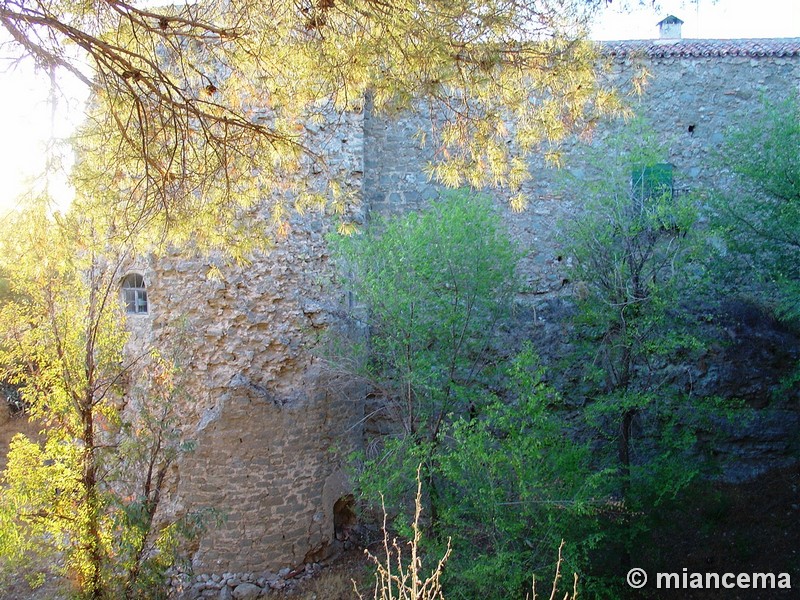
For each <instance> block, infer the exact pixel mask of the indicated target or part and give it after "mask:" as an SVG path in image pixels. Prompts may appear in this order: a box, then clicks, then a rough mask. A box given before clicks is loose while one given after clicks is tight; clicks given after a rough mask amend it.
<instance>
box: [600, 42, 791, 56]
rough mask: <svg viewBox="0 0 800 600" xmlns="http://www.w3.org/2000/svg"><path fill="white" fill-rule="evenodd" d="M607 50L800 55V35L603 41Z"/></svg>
mask: <svg viewBox="0 0 800 600" xmlns="http://www.w3.org/2000/svg"><path fill="white" fill-rule="evenodd" d="M601 47H602V49H603V54H605V55H607V56H611V57H620V58H625V57H628V56H646V57H649V58H683V57H687V58H688V57H705V56H723V57H724V56H750V57H760V56H772V57H784V56H800V38H765V39H743V40H692V39H685V40H629V41H622V42H601Z"/></svg>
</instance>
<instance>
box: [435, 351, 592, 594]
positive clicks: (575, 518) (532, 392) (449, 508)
mask: <svg viewBox="0 0 800 600" xmlns="http://www.w3.org/2000/svg"><path fill="white" fill-rule="evenodd" d="M509 377H510V389H509V390H507V392H506V395H507V396H510V397H511V398H513V400H510V401H509V400H506V401H501V400H500V399H499V398H489V399H488V401H487V402H486V403H485V405H484V406H482V409H481V411H480V416H479V417H476V418H473V419H470V418H468V417H461V418H459V419H458V420H456V421H455V422H453V423H452V425H451V426H450V427H449V428H448V430H447V432H446V443H445V444H444V445H443V448H442V449H441V451H440V452H439V454H438V455H437V457H436V462H437V464H436V472H437V476H438V477H440V478H441V481H442V484H441V485H440V488H441V490H442V492H441V499H440V502H441V506H442V510H441V517H440V518H441V524H440V527H441V531H442V532H446V533H447V535H448V537H450V538H452V541H451V544H452V548H453V556H452V557H451V559H450V568H449V569H448V570H447V571H446V572H445V574H444V578H443V581H444V584H445V587H446V588H447V589H448V590H449V596H448V597H450V598H464V599H467V598H476V597H483V598H512V597H520V598H521V597H523V590H525V589H526V588H527V587H529V586H530V580H531V576H532V575H533V574H535V575H536V576H537V578H545V577H546V576H548V575H549V573H547V571H548V570H550V569H551V564H550V560H551V555H552V548H553V546H554V545H556V544H558V543H559V541H560V539H561V538H562V537H565V536H570V537H571V538H572V539H571V541H572V542H573V543H572V544H571V545H570V552H569V554H568V557H567V563H568V564H569V565H570V566H571V567H572V568H573V569H575V568H576V567H577V564H576V562H575V559H576V557H577V550H578V548H577V546H578V545H583V546H584V547H585V546H586V545H587V544H588V543H590V541H591V540H590V539H589V536H587V537H586V538H584V539H578V536H580V535H581V534H584V535H586V534H588V533H589V530H588V529H587V528H585V525H586V524H585V523H581V521H582V520H583V519H584V517H585V516H586V515H587V513H588V512H589V510H590V505H591V504H592V499H593V498H594V496H595V494H596V493H597V490H598V480H597V479H596V476H593V475H591V474H590V473H589V471H588V465H589V448H588V447H587V446H585V445H583V444H580V443H577V442H576V440H575V439H573V437H572V435H571V432H570V430H569V429H568V425H567V423H566V422H565V420H564V419H563V418H562V417H560V416H558V412H557V411H558V409H559V408H560V406H559V405H560V398H559V397H558V394H557V393H556V392H555V390H553V389H552V388H551V387H550V386H548V385H547V384H546V383H545V382H544V379H543V377H544V370H543V369H542V368H541V367H539V366H538V360H537V358H536V357H535V355H534V354H533V352H532V351H531V350H530V349H526V350H525V351H523V352H522V353H521V354H520V355H519V356H518V357H517V358H516V359H515V360H514V361H513V363H512V366H511V369H510V373H509ZM573 536H574V537H573ZM497 573H503V576H502V577H497V576H496V574H497Z"/></svg>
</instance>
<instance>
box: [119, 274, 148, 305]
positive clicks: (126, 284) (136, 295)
mask: <svg viewBox="0 0 800 600" xmlns="http://www.w3.org/2000/svg"><path fill="white" fill-rule="evenodd" d="M122 301H123V302H124V303H125V312H126V313H128V314H130V315H143V314H146V313H147V289H146V288H145V285H144V277H142V276H141V275H139V274H138V273H131V274H130V275H126V276H125V279H123V280H122Z"/></svg>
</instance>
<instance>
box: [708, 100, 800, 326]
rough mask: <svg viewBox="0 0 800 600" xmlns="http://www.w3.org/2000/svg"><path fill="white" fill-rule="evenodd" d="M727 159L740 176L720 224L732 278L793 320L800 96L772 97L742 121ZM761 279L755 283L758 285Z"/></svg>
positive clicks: (799, 272)
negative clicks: (731, 267)
mask: <svg viewBox="0 0 800 600" xmlns="http://www.w3.org/2000/svg"><path fill="white" fill-rule="evenodd" d="M739 122H740V123H741V125H740V126H739V127H738V128H737V129H735V130H733V131H731V132H729V134H728V136H727V139H726V141H725V144H724V146H723V149H722V152H721V154H720V161H721V162H722V163H723V165H724V166H725V167H727V168H728V169H730V171H732V172H733V173H734V174H735V175H736V176H737V184H738V185H737V188H736V190H737V191H736V192H735V193H732V192H726V191H722V192H721V193H720V194H719V197H718V202H717V203H716V209H717V221H716V224H717V227H718V231H719V232H720V233H721V234H722V236H723V238H724V240H725V241H726V244H727V247H726V249H727V250H728V252H727V256H726V257H725V260H726V261H727V262H729V263H731V264H732V265H733V266H734V269H735V271H736V272H733V271H731V272H729V273H728V275H729V276H731V278H732V282H733V283H734V284H735V285H737V286H741V285H742V284H744V286H745V289H748V290H749V291H751V292H752V293H755V294H756V295H758V296H759V297H760V298H761V300H762V301H763V302H765V303H766V304H768V305H771V306H772V307H773V308H775V309H776V310H777V311H778V312H779V314H781V315H782V316H784V317H786V318H791V319H797V318H800V301H798V298H800V99H799V98H798V95H797V94H795V95H794V96H792V97H790V98H787V99H785V100H783V101H779V102H772V101H765V102H764V105H763V110H762V112H761V113H759V114H756V115H753V114H748V115H746V116H745V117H743V118H742V119H739ZM753 283H755V284H756V285H755V286H753V285H752V284H753Z"/></svg>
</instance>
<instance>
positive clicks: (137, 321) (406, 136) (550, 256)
mask: <svg viewBox="0 0 800 600" xmlns="http://www.w3.org/2000/svg"><path fill="white" fill-rule="evenodd" d="M681 44H686V48H687V50H686V52H684V53H681V52H673V53H671V54H670V53H665V52H662V51H659V52H660V53H659V52H653V51H649V50H643V54H641V55H636V54H635V53H621V54H618V56H620V58H619V59H618V60H617V63H616V72H617V75H618V76H619V77H620V78H622V79H624V77H625V76H626V75H630V74H631V73H632V72H633V70H634V68H635V67H636V64H637V63H638V62H643V63H644V64H645V65H646V66H647V68H648V69H649V70H650V72H651V74H652V79H651V83H650V87H649V88H648V89H647V91H646V93H645V94H644V95H643V96H642V97H641V98H638V99H635V100H634V103H635V104H636V105H637V109H638V110H640V111H641V112H643V113H644V114H645V115H646V116H647V118H648V119H649V120H650V121H651V122H652V123H653V125H654V126H655V128H656V129H657V130H658V131H659V132H660V133H661V134H662V135H663V136H664V137H665V139H667V140H668V144H669V149H670V160H671V161H672V163H673V164H674V165H675V170H676V173H681V174H683V179H681V180H678V181H676V182H675V184H676V186H678V187H682V188H691V189H700V188H701V187H703V186H708V185H710V184H712V183H713V184H718V183H720V180H721V179H722V183H723V184H725V183H726V181H727V180H726V179H725V177H726V175H725V174H724V173H723V174H721V173H719V172H718V171H717V170H716V168H715V167H714V162H713V160H712V156H713V152H714V150H715V149H716V148H717V147H718V145H719V143H720V141H721V140H722V139H723V136H724V133H725V131H726V130H727V129H728V127H730V126H731V125H733V124H734V123H733V122H732V121H731V119H732V118H733V116H734V115H737V114H739V113H740V112H741V111H744V110H748V109H749V110H756V109H757V108H758V107H759V106H760V98H761V96H762V94H765V93H768V94H770V95H771V96H772V97H784V96H786V95H788V93H789V91H790V90H793V89H796V88H797V86H798V82H800V59H799V55H800V41H795V42H794V45H792V44H790V45H789V46H790V48H789V49H788V50H786V49H785V48H784V49H783V50H781V51H780V52H778V50H775V49H773V50H770V51H769V52H766V53H763V55H762V56H756V55H749V54H747V53H743V54H731V53H728V54H727V55H719V53H717V54H716V55H715V54H714V53H713V52H711V53H704V51H701V50H702V49H700V50H698V49H697V48H695V47H694V46H692V44H691V43H690V42H677V43H676V44H674V46H672V47H673V48H682V47H684V46H681ZM622 79H621V80H622ZM424 125H425V123H424V121H422V120H421V119H418V118H416V117H409V116H407V117H403V118H399V119H397V118H396V119H391V118H384V117H378V116H376V115H373V114H371V113H369V111H367V112H366V114H365V115H345V116H344V117H343V118H342V119H341V120H340V121H339V120H337V121H336V122H335V123H333V122H332V123H330V124H327V125H322V126H320V127H319V128H318V130H317V132H316V133H317V134H319V135H323V136H324V139H325V142H324V143H325V144H327V145H328V148H329V149H330V150H331V152H332V156H335V159H336V168H337V169H340V170H342V171H343V172H345V173H347V176H346V177H345V179H346V182H345V184H346V185H347V186H349V187H350V188H351V189H355V190H358V191H360V192H361V196H362V197H363V200H364V208H365V209H368V210H369V211H371V212H373V213H381V214H389V213H397V212H402V211H406V210H413V209H416V208H419V207H420V206H422V205H424V204H425V203H426V202H428V201H430V200H431V199H433V198H435V197H436V196H437V194H438V193H439V188H438V187H437V186H436V185H434V184H432V183H431V182H430V181H428V178H427V176H426V175H425V174H424V173H423V167H424V166H425V163H426V161H428V160H429V159H431V158H432V155H431V153H430V150H428V149H420V148H419V146H418V145H417V142H416V141H415V139H414V138H413V135H414V134H415V133H416V132H417V130H418V128H420V127H423V128H424ZM619 126H621V124H616V125H604V126H602V127H600V128H598V130H597V132H596V135H595V139H594V143H595V144H598V145H602V144H603V140H604V139H605V138H606V137H607V136H608V135H609V134H610V132H612V131H613V130H614V129H615V128H616V127H619ZM321 143H322V142H321ZM582 153H583V150H582V146H581V145H579V143H578V142H577V141H575V142H571V143H568V144H567V147H566V148H565V164H567V165H568V166H569V168H571V169H572V171H573V174H575V175H577V176H580V175H581V167H580V164H581V160H582V157H583V155H582ZM533 171H534V177H533V179H532V180H531V181H530V182H528V183H527V184H526V187H525V189H524V191H525V192H526V193H527V194H528V195H529V197H530V199H531V204H530V207H529V208H528V210H527V211H526V212H523V213H521V214H514V213H511V212H510V211H508V209H507V208H506V204H505V202H504V201H503V195H504V192H503V191H496V192H495V193H494V194H495V195H496V196H497V198H498V206H499V207H500V210H502V211H504V218H505V219H506V222H507V223H508V224H509V227H510V229H511V233H512V235H513V236H514V238H515V239H516V240H517V241H518V242H519V244H520V247H521V248H522V249H523V251H524V258H523V261H522V264H521V267H520V272H521V276H522V279H523V281H524V284H525V290H524V292H523V293H522V294H521V296H520V298H519V301H520V304H521V306H522V312H521V314H528V315H530V321H531V322H529V323H528V325H529V326H530V327H532V328H541V329H542V330H546V332H547V335H546V336H545V337H549V338H550V339H558V338H559V337H560V336H561V335H562V334H561V333H559V331H560V330H561V329H562V328H563V324H562V322H561V321H559V319H558V318H555V317H553V316H552V313H550V312H548V311H547V310H544V309H545V308H546V307H547V303H550V302H554V301H555V300H554V299H557V298H558V297H559V296H560V295H564V294H567V293H568V292H569V289H570V284H569V282H568V281H567V268H566V267H567V266H568V264H569V257H568V256H566V255H565V254H564V251H563V249H562V248H561V247H560V245H559V242H558V234H559V222H560V220H561V219H563V218H564V217H566V216H567V215H569V214H570V213H572V212H574V211H576V210H578V208H579V206H580V199H579V198H568V197H564V195H563V193H562V192H561V189H560V186H559V184H558V183H557V176H556V173H555V171H553V170H552V169H548V168H547V167H545V166H544V164H543V163H541V162H535V164H533ZM292 225H293V231H292V234H291V235H290V236H289V237H288V238H287V239H285V240H282V241H280V243H279V244H278V246H277V248H275V250H273V251H272V252H270V253H269V254H266V255H264V256H259V257H255V260H254V261H253V262H252V264H251V265H249V266H247V267H225V266H224V265H223V266H221V273H222V277H221V278H220V279H208V278H206V273H207V271H208V268H209V264H208V263H207V262H205V261H204V260H202V259H197V258H193V257H192V256H188V255H184V254H182V253H181V252H174V253H172V254H170V255H168V256H167V257H165V258H162V259H159V260H157V261H146V260H142V261H141V264H139V265H137V266H138V267H139V270H140V271H141V272H142V274H143V275H144V278H145V281H146V284H147V289H148V301H149V308H150V310H149V313H148V314H147V315H142V316H138V315H137V316H132V317H131V318H130V320H129V322H130V327H131V329H132V331H133V333H134V336H133V338H134V339H133V340H132V342H131V344H132V346H134V347H144V346H146V345H147V344H154V345H156V346H163V345H168V344H170V343H171V341H173V342H174V340H176V339H181V340H185V341H183V342H181V343H182V344H184V345H185V349H186V354H187V367H188V369H187V371H188V374H189V382H188V386H187V387H188V391H189V397H187V398H186V399H185V407H184V409H183V410H182V414H184V415H185V417H184V420H183V432H184V435H185V437H187V438H188V439H192V440H194V441H195V442H196V444H197V446H196V450H195V451H194V452H193V453H191V454H189V455H187V456H186V458H185V459H184V460H183V461H182V463H181V464H180V465H179V484H178V485H177V489H176V490H175V492H174V494H173V497H172V501H173V503H174V506H175V510H193V509H198V508H202V507H211V508H214V509H216V510H218V511H220V513H222V515H223V516H224V517H225V520H224V522H223V523H222V525H221V526H219V527H212V528H211V529H210V530H209V532H208V533H207V534H206V535H205V536H204V537H203V538H202V539H201V540H200V541H199V544H198V545H197V547H196V548H194V557H193V558H194V569H195V572H197V573H216V574H222V573H226V572H227V573H228V575H230V573H231V572H236V573H263V572H266V571H270V572H272V573H274V572H278V571H279V570H280V569H281V568H289V567H291V568H294V567H296V566H298V565H299V564H300V563H302V561H303V560H304V559H306V558H307V557H314V556H317V553H319V552H322V553H323V554H324V552H325V549H326V548H328V547H332V546H331V544H333V541H334V533H335V532H334V525H335V523H334V521H335V516H334V505H335V504H336V502H337V501H338V500H340V499H341V498H343V497H344V496H346V494H347V492H348V490H347V483H346V478H345V477H344V476H343V475H342V474H341V466H342V457H343V456H344V455H345V454H346V452H347V451H348V450H349V449H351V448H352V447H354V446H355V445H357V444H359V443H360V441H361V435H362V426H361V418H362V417H363V416H364V414H365V413H364V406H363V403H364V400H365V399H364V397H363V396H364V394H363V390H361V388H360V387H359V386H358V385H357V384H356V383H354V382H352V381H348V380H347V379H342V378H337V377H334V376H333V375H331V374H330V373H327V372H326V370H325V368H324V364H323V363H322V362H321V361H320V360H319V359H318V358H316V357H315V352H314V349H315V344H316V340H317V336H318V335H319V334H320V333H321V332H324V331H326V330H329V329H330V328H331V327H334V326H336V324H337V323H338V318H337V316H336V315H337V311H338V309H339V305H340V301H341V300H342V299H341V298H340V297H339V294H338V293H337V292H336V288H335V287H331V286H330V285H329V284H328V283H326V282H328V281H329V280H330V278H331V274H332V270H331V268H330V266H329V264H328V256H327V250H326V245H325V239H324V236H325V234H326V232H327V231H328V230H329V228H330V226H331V223H330V221H329V220H327V219H325V218H322V217H313V216H312V217H309V218H306V219H302V220H300V219H298V220H297V222H294V223H293V224H292ZM526 311H527V312H526ZM178 332H181V333H180V337H179V336H178V335H177V334H178ZM740 339H741V338H740ZM777 343H778V342H777V341H776V344H777ZM749 347H750V346H749ZM729 348H730V349H729V350H725V352H731V353H733V354H731V355H727V354H726V355H724V356H723V357H722V360H720V361H719V363H718V364H719V368H720V369H722V370H724V369H728V375H723V374H722V373H721V372H720V375H719V376H718V379H719V380H720V381H722V380H726V381H729V382H730V385H732V386H738V387H739V388H740V389H745V388H747V386H748V385H750V383H748V381H745V380H742V381H736V382H734V379H735V377H737V376H739V375H740V374H741V371H740V368H739V366H738V364H737V363H735V362H734V360H733V359H734V355H735V356H736V357H739V358H742V357H743V356H747V354H746V352H740V351H737V350H734V349H733V348H734V347H733V346H731V347H729ZM760 351H761V350H758V351H756V350H755V349H753V352H760ZM726 357H729V358H730V360H729V358H726ZM752 360H758V356H756V355H753V356H752ZM726 365H727V366H726ZM726 378H727V379H726ZM781 410H786V411H789V412H791V413H792V415H794V417H793V418H796V411H797V405H796V403H795V404H794V405H793V406H789V405H787V406H786V407H783V408H782V409H781ZM775 418H776V419H777V420H779V421H782V422H783V423H789V422H792V421H791V420H790V418H789V416H788V413H787V415H785V416H781V415H778V414H777V413H776V417H775ZM742 435H744V434H742ZM770 435H773V434H772V433H770ZM782 435H783V433H782V432H779V431H778V430H777V429H776V430H775V431H774V436H775V437H780V436H782ZM286 573H287V574H288V573H289V571H288V570H287V571H286ZM265 581H266V580H265ZM275 581H276V582H278V581H283V580H282V579H276V580H275ZM223 582H224V584H222V583H223ZM237 582H238V583H237ZM232 583H236V585H232ZM220 584H222V585H220ZM245 584H249V585H245ZM275 585H282V584H281V583H275ZM250 586H255V587H258V588H259V589H266V588H267V587H270V586H271V584H270V585H266V584H265V585H259V584H258V580H257V578H255V577H254V578H251V580H250V581H245V580H242V579H240V578H239V579H237V578H234V577H232V576H231V577H228V578H221V579H220V581H214V580H213V579H212V578H209V579H207V580H205V581H199V582H197V584H196V587H197V590H196V594H195V593H192V594H190V596H192V595H193V597H194V596H199V595H203V596H204V597H205V596H208V597H219V598H230V597H233V598H239V597H241V598H246V597H247V598H249V597H255V596H251V595H249V594H255V590H254V589H253V587H250Z"/></svg>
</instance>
